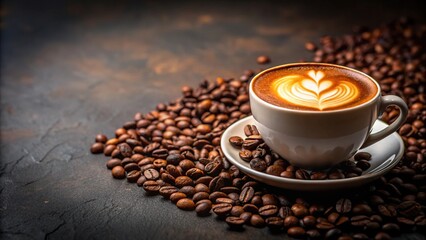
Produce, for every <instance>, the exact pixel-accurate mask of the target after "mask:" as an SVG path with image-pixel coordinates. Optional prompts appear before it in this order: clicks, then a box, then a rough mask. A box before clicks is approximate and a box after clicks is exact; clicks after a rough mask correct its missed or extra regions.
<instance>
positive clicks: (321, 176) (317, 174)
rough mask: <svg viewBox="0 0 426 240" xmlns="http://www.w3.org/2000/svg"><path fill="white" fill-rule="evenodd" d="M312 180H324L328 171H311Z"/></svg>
mask: <svg viewBox="0 0 426 240" xmlns="http://www.w3.org/2000/svg"><path fill="white" fill-rule="evenodd" d="M311 179H312V180H324V179H327V173H325V172H311Z"/></svg>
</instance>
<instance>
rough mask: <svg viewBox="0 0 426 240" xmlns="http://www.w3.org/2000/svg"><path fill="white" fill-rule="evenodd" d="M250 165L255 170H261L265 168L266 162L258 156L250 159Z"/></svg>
mask: <svg viewBox="0 0 426 240" xmlns="http://www.w3.org/2000/svg"><path fill="white" fill-rule="evenodd" d="M250 167H251V168H253V169H254V170H256V171H260V172H263V171H265V169H266V168H267V164H266V162H265V161H264V160H262V159H260V158H254V159H252V160H251V161H250Z"/></svg>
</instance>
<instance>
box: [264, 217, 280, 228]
mask: <svg viewBox="0 0 426 240" xmlns="http://www.w3.org/2000/svg"><path fill="white" fill-rule="evenodd" d="M265 223H266V226H268V227H269V228H270V229H273V230H277V229H281V228H282V227H283V224H284V220H283V219H282V218H280V217H268V218H267V219H265Z"/></svg>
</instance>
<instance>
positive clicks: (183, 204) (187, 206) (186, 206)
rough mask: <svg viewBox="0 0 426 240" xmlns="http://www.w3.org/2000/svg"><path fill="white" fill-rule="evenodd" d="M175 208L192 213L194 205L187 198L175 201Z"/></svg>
mask: <svg viewBox="0 0 426 240" xmlns="http://www.w3.org/2000/svg"><path fill="white" fill-rule="evenodd" d="M176 206H177V207H178V208H180V209H182V210H185V211H192V210H194V209H195V203H194V202H193V201H192V200H191V199H189V198H182V199H180V200H179V201H177V203H176Z"/></svg>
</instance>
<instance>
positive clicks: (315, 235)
mask: <svg viewBox="0 0 426 240" xmlns="http://www.w3.org/2000/svg"><path fill="white" fill-rule="evenodd" d="M306 236H308V237H309V239H321V233H320V232H319V231H318V230H316V229H309V230H307V231H306Z"/></svg>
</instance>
